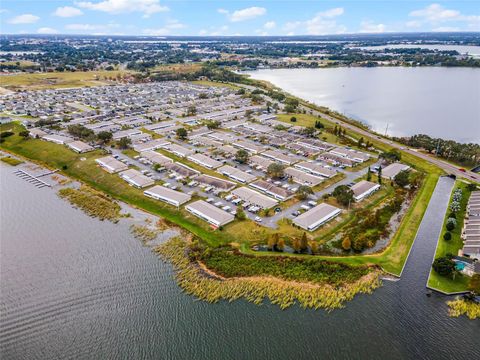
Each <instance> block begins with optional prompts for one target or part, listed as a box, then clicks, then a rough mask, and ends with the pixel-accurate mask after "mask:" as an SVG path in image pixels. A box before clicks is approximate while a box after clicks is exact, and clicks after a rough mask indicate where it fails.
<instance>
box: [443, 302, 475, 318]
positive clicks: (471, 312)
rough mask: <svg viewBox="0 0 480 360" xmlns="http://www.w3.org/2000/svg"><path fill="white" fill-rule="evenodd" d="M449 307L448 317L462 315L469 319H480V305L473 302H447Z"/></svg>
mask: <svg viewBox="0 0 480 360" xmlns="http://www.w3.org/2000/svg"><path fill="white" fill-rule="evenodd" d="M447 305H448V307H449V308H450V309H449V311H448V315H450V316H451V317H459V316H460V315H466V316H468V318H469V319H472V320H473V319H478V318H480V304H479V303H475V302H473V301H467V300H464V299H456V300H452V301H447Z"/></svg>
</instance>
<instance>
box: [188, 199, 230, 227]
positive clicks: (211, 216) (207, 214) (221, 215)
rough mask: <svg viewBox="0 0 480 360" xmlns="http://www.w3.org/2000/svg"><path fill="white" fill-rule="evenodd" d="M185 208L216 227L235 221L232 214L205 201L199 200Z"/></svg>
mask: <svg viewBox="0 0 480 360" xmlns="http://www.w3.org/2000/svg"><path fill="white" fill-rule="evenodd" d="M185 208H186V209H187V210H188V211H190V212H192V213H193V214H195V215H197V216H199V217H201V218H203V219H204V220H207V221H208V222H210V223H213V224H214V225H216V226H221V225H225V224H228V223H229V222H231V221H233V220H234V219H235V217H234V216H233V215H232V214H229V213H228V212H226V211H223V210H221V209H219V208H217V207H215V206H213V205H212V204H209V203H207V202H206V201H203V200H198V201H195V202H193V203H191V204H188V205H187V206H185Z"/></svg>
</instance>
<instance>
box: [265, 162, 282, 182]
mask: <svg viewBox="0 0 480 360" xmlns="http://www.w3.org/2000/svg"><path fill="white" fill-rule="evenodd" d="M283 169H284V167H283V165H281V164H278V163H272V164H270V165H268V168H267V174H268V176H270V177H272V178H274V179H280V178H282V177H283V174H284V173H283Z"/></svg>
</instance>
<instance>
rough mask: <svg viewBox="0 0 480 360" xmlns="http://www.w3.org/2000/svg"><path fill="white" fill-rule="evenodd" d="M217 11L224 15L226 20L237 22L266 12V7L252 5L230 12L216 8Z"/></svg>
mask: <svg viewBox="0 0 480 360" xmlns="http://www.w3.org/2000/svg"><path fill="white" fill-rule="evenodd" d="M217 12H219V13H220V14H224V15H226V16H227V18H228V20H230V21H231V22H239V21H245V20H250V19H254V18H256V17H259V16H262V15H265V14H266V13H267V9H265V8H264V7H258V6H252V7H249V8H245V9H240V10H235V11H234V12H232V13H230V11H228V10H225V9H218V10H217Z"/></svg>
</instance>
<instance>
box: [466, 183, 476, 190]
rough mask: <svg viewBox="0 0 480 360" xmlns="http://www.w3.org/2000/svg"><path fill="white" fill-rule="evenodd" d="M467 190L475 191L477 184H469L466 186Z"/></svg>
mask: <svg viewBox="0 0 480 360" xmlns="http://www.w3.org/2000/svg"><path fill="white" fill-rule="evenodd" d="M467 190H468V191H475V190H477V184H474V183H470V184H468V185H467Z"/></svg>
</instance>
